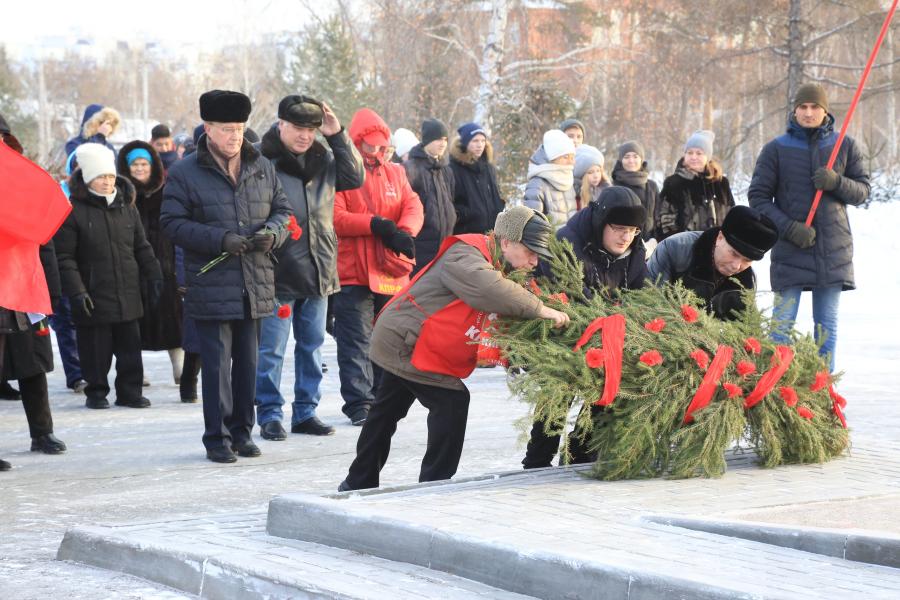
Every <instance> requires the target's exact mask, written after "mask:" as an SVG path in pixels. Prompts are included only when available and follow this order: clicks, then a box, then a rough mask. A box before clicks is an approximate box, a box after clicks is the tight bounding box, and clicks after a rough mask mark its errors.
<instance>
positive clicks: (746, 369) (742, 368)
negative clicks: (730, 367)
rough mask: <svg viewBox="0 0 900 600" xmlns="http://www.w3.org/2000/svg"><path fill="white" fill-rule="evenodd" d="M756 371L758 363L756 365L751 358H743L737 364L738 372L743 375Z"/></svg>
mask: <svg viewBox="0 0 900 600" xmlns="http://www.w3.org/2000/svg"><path fill="white" fill-rule="evenodd" d="M754 371H756V365H754V364H753V363H752V362H750V361H749V360H742V361H741V362H739V363H738V364H737V372H738V375H740V376H741V377H746V376H747V375H749V374H750V373H753V372H754Z"/></svg>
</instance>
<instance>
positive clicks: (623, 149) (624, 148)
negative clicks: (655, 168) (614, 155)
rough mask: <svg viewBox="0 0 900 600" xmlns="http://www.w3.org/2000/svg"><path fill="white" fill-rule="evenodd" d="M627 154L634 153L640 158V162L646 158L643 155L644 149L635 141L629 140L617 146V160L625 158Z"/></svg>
mask: <svg viewBox="0 0 900 600" xmlns="http://www.w3.org/2000/svg"><path fill="white" fill-rule="evenodd" d="M629 152H634V153H635V154H637V155H638V156H640V157H641V160H644V157H645V156H647V155H646V154H644V147H643V146H642V145H641V143H640V142H639V141H637V140H629V141H627V142H625V143H624V144H622V145H621V146H619V160H622V159H623V158H625V155H626V154H628V153H629Z"/></svg>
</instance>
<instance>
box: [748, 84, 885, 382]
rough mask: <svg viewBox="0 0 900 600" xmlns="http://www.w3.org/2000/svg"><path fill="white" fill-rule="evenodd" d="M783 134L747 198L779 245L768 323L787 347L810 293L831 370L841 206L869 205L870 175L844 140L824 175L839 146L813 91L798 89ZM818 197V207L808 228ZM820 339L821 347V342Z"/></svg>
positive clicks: (847, 283)
mask: <svg viewBox="0 0 900 600" xmlns="http://www.w3.org/2000/svg"><path fill="white" fill-rule="evenodd" d="M793 104H794V112H793V114H792V115H791V117H790V120H789V121H788V129H787V133H785V134H783V135H781V136H779V137H777V138H775V139H774V140H772V141H771V142H769V143H768V144H766V145H765V146H764V147H763V149H762V152H761V153H760V155H759V158H758V159H757V161H756V168H755V169H754V171H753V179H752V180H751V182H750V189H749V191H748V192H747V196H748V198H749V200H750V206H753V207H754V208H756V209H757V210H759V211H760V212H762V213H763V214H765V215H768V216H769V217H770V218H771V219H772V220H773V221H775V224H776V225H777V226H778V231H779V233H780V237H781V239H780V240H779V242H778V243H777V244H776V245H775V249H774V250H773V251H772V266H771V277H772V289H773V290H774V291H775V292H776V300H775V309H774V312H773V316H774V317H775V319H776V320H778V321H779V322H781V323H783V324H784V327H785V331H782V332H781V333H780V334H779V335H777V336H776V339H777V340H778V341H779V342H782V343H787V342H788V341H789V337H788V335H787V332H788V331H790V329H791V328H792V327H793V324H794V320H795V319H796V318H797V309H798V307H799V304H800V294H801V293H802V292H803V291H812V295H813V320H814V321H815V326H816V333H815V336H816V341H817V342H820V343H822V347H821V350H820V352H821V354H822V355H823V356H828V357H830V358H828V360H829V361H830V366H831V370H832V371H833V370H834V357H835V347H836V346H837V321H838V301H839V299H840V294H841V292H842V291H844V290H852V289H854V288H855V287H856V284H855V282H854V280H853V236H852V235H851V233H850V221H849V219H848V217H847V205H851V206H859V205H860V204H863V203H864V202H865V201H866V199H867V198H868V197H869V192H870V191H871V186H870V184H869V174H868V173H867V172H866V168H865V165H863V160H862V155H861V154H860V152H859V148H858V147H857V146H856V142H854V141H853V139H852V138H850V137H849V136H848V137H845V138H844V141H843V143H842V144H841V149H840V151H839V152H838V156H837V160H836V161H835V163H834V168H833V169H828V168H826V167H825V165H826V163H827V161H828V157H829V156H830V155H831V151H832V149H833V148H834V144H835V143H836V142H837V134H836V133H835V131H834V116H832V115H831V114H830V113H829V112H828V98H827V97H826V94H825V90H824V89H822V87H821V86H820V85H818V84H805V85H802V86H800V88H799V89H798V91H797V95H796V97H795V98H794V103H793ZM816 190H822V191H823V192H824V194H823V195H822V200H821V202H820V204H819V207H818V210H817V211H816V214H815V217H814V218H813V222H812V225H811V226H810V227H807V226H806V217H807V214H808V213H809V209H810V206H811V205H812V200H813V197H814V196H815V194H816ZM823 338H824V341H823Z"/></svg>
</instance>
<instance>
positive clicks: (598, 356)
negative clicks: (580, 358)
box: [584, 348, 603, 369]
mask: <svg viewBox="0 0 900 600" xmlns="http://www.w3.org/2000/svg"><path fill="white" fill-rule="evenodd" d="M584 363H585V364H586V365H587V366H589V367H590V368H592V369H599V368H600V367H602V366H603V350H601V349H600V348H591V349H590V350H588V351H587V352H585V353H584Z"/></svg>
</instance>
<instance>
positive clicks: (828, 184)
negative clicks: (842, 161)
mask: <svg viewBox="0 0 900 600" xmlns="http://www.w3.org/2000/svg"><path fill="white" fill-rule="evenodd" d="M812 180H813V185H814V186H816V189H817V190H823V191H826V192H830V191H833V190H836V189H837V187H838V186H839V185H840V184H841V176H840V175H838V174H837V172H835V170H834V169H829V168H827V167H819V168H818V169H816V172H815V173H813V176H812Z"/></svg>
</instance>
